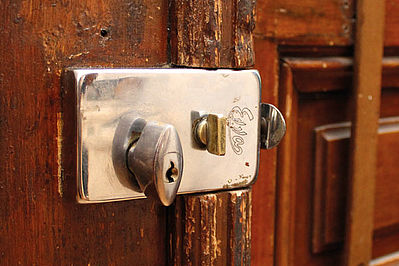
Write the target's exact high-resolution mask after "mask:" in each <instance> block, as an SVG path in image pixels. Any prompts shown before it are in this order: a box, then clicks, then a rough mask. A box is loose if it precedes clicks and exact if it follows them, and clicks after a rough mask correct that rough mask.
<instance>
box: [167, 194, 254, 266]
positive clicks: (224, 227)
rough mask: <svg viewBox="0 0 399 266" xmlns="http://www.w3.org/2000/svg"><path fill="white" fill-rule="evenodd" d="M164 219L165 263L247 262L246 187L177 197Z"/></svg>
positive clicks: (248, 211)
mask: <svg viewBox="0 0 399 266" xmlns="http://www.w3.org/2000/svg"><path fill="white" fill-rule="evenodd" d="M168 220H169V223H168V229H169V234H170V237H169V248H168V251H169V265H250V263H251V254H250V250H251V190H250V189H244V190H237V191H229V192H220V193H214V194H204V195H186V196H179V197H178V198H177V199H176V203H175V204H174V205H173V207H172V208H171V210H170V212H169V219H168Z"/></svg>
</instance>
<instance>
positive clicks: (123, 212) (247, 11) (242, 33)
mask: <svg viewBox="0 0 399 266" xmlns="http://www.w3.org/2000/svg"><path fill="white" fill-rule="evenodd" d="M215 7H216V9H217V10H216V11H215V9H214V8H215ZM254 7H255V2H254V1H250V0H237V1H234V2H233V3H226V2H224V1H185V0H181V1H167V0H138V1H126V0H122V1H119V0H118V1H113V0H111V1H101V0H100V1H97V0H96V1H92V0H83V1H69V0H62V1H50V0H45V1H39V0H29V1H11V0H10V1H0V33H1V41H0V58H1V59H0V62H1V64H0V136H1V137H0V153H1V155H0V156H1V159H0V161H1V164H0V172H1V176H0V202H1V204H0V264H2V265H4V264H5V265H7V264H8V265H16V264H24V265H31V264H33V265H34V264H36V265H52V264H64V263H65V264H77V265H83V264H88V265H90V264H91V265H108V264H111V265H131V264H132V263H133V264H136V265H163V264H166V263H167V260H168V256H169V254H170V252H171V249H168V247H170V248H173V247H172V246H171V245H169V241H172V239H175V238H176V237H178V236H177V235H174V234H175V233H174V230H172V228H171V225H170V223H169V222H168V216H169V218H170V216H171V215H174V214H175V213H176V215H177V214H179V213H181V212H180V210H184V208H185V207H181V206H182V205H181V204H180V203H181V202H185V203H184V204H185V205H184V204H183V203H182V204H183V205H184V206H186V208H187V210H189V209H190V208H191V207H190V206H191V205H190V202H192V203H193V204H194V203H195V202H197V201H201V202H202V205H201V206H202V207H201V208H205V209H207V210H209V211H210V212H212V211H213V214H214V215H216V216H217V217H218V218H217V219H218V220H222V221H223V219H230V220H229V221H230V222H229V225H231V229H234V231H231V232H230V231H229V232H225V233H223V232H221V233H219V230H221V229H220V228H223V227H224V226H225V224H218V228H219V229H218V230H217V232H218V233H217V237H220V239H221V240H220V241H222V243H223V246H222V247H218V251H217V253H214V254H210V255H209V256H210V257H209V256H208V257H207V260H204V261H203V263H205V264H206V263H207V261H208V259H210V260H211V261H220V262H226V263H242V264H249V261H250V256H249V250H250V242H249V239H250V232H251V231H250V214H251V212H250V210H251V208H250V206H251V201H250V199H251V192H250V191H249V190H243V191H232V192H225V193H218V194H207V195H191V196H187V197H180V198H179V199H178V204H177V205H176V207H173V208H170V209H166V208H164V207H160V206H158V205H157V204H155V203H153V202H150V201H148V200H137V201H127V202H115V203H107V204H94V205H93V204H91V205H79V204H77V203H76V202H75V199H74V195H75V193H76V191H75V174H74V160H75V155H74V151H75V140H74V137H75V135H74V134H75V133H74V131H73V129H74V120H73V118H71V114H73V111H72V110H73V108H75V106H74V102H73V100H71V99H72V98H73V93H71V92H70V91H68V90H67V86H65V87H64V88H62V87H61V84H62V82H63V81H65V80H66V78H65V79H64V76H63V75H62V73H63V70H64V69H65V68H69V67H120V68H122V67H165V66H166V67H171V66H172V65H175V64H177V65H181V66H185V67H206V68H217V67H229V68H233V67H236V68H246V67H250V66H251V65H252V64H253V60H254V55H253V42H252V31H253V28H254ZM188 18H189V19H188ZM209 19H210V20H209ZM222 19H223V24H222ZM204 37H206V38H204ZM62 79H64V80H62ZM219 198H220V200H219ZM207 199H209V200H210V201H209V202H207ZM213 199H215V201H213ZM216 201H217V202H219V201H222V202H224V203H223V204H225V205H223V206H226V208H229V210H230V211H228V212H226V211H221V210H219V209H213V208H216V206H215V204H214V203H215V202H216ZM193 206H194V205H193ZM238 207H239V208H244V209H242V210H241V209H237V208H238ZM175 209H176V211H175ZM183 213H184V212H183ZM198 215H199V216H200V217H198V220H196V221H195V220H192V221H191V220H190V223H191V224H192V226H197V227H198V228H199V229H202V228H203V227H206V228H209V231H211V230H216V229H215V224H213V223H212V220H209V221H208V220H206V219H205V217H203V216H201V215H208V213H207V212H201V213H199V214H198ZM179 217H180V220H181V222H183V221H185V220H184V219H185V218H184V217H183V216H179ZM228 217H230V218H228ZM244 218H245V219H244ZM204 219H205V220H204ZM243 219H244V220H243ZM180 220H179V221H180ZM172 227H173V226H172ZM238 227H240V228H241V227H242V228H241V229H240V230H238ZM212 228H213V229H212ZM176 230H177V229H176ZM179 230H180V229H179ZM176 232H180V231H178V230H177V231H176ZM198 234H201V235H202V236H203V237H202V238H201V239H202V240H203V241H209V239H210V238H209V237H212V235H209V236H204V234H203V233H202V232H200V231H198ZM179 237H182V239H187V237H190V235H188V236H184V235H179ZM193 237H195V238H196V237H197V235H193ZM213 240H214V239H213V238H212V241H213ZM217 241H219V239H217ZM231 241H232V242H231ZM189 243H190V242H187V244H185V245H186V246H183V247H180V246H179V243H175V244H176V245H177V246H178V249H180V248H184V249H185V250H189V247H188V244H189ZM206 243H208V242H203V243H202V244H201V245H200V247H201V248H197V249H196V250H195V251H192V252H193V253H192V256H191V255H190V258H189V259H190V260H191V259H193V258H195V261H197V262H198V261H202V260H203V259H204V258H205V257H204V256H202V255H203V252H205V251H204V250H206V249H207V247H206V245H207V244H206ZM217 243H219V242H217ZM219 248H220V250H219ZM219 251H220V252H219ZM173 252H175V251H173ZM176 252H177V251H176ZM226 252H227V253H226ZM220 254H229V255H228V257H226V256H224V257H223V258H221V255H220ZM212 256H213V257H212ZM237 256H238V257H237ZM193 260H194V259H193Z"/></svg>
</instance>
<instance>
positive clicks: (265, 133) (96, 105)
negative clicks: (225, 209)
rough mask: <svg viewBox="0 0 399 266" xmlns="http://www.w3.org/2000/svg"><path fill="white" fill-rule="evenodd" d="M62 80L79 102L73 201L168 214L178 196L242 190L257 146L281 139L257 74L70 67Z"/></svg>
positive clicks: (252, 173)
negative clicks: (140, 201) (144, 206)
mask: <svg viewBox="0 0 399 266" xmlns="http://www.w3.org/2000/svg"><path fill="white" fill-rule="evenodd" d="M67 75H68V77H67V78H66V79H65V80H71V79H72V81H73V82H72V83H68V82H67V83H68V84H70V85H71V86H70V87H71V90H70V89H69V85H68V84H67V85H68V86H67V89H66V90H67V91H68V92H69V91H70V92H72V95H74V97H76V100H77V105H76V110H75V111H76V116H75V117H76V119H77V131H76V140H77V180H78V190H79V192H78V201H79V202H81V203H94V202H109V201H118V200H128V199H137V198H144V197H149V198H155V199H157V200H158V201H159V202H161V203H162V204H164V205H166V206H167V205H170V204H171V203H172V202H173V200H174V198H175V196H176V194H185V193H196V192H205V191H215V190H224V189H232V188H240V187H245V186H249V185H251V184H252V183H254V182H255V180H256V176H257V173H258V164H259V148H260V147H262V148H272V147H274V146H276V145H277V144H278V143H279V142H280V140H281V138H282V137H283V136H284V133H285V122H284V118H283V117H282V115H281V113H280V112H279V111H278V110H277V108H276V107H274V106H272V105H269V104H261V103H260V77H259V74H258V72H257V71H255V70H241V71H233V70H199V69H72V70H71V71H69V72H67ZM70 78H71V79H70ZM74 93H75V94H74ZM65 95H71V93H69V94H67V93H66V94H65ZM204 150H206V151H207V152H204ZM215 155H216V156H215ZM183 161H184V171H183Z"/></svg>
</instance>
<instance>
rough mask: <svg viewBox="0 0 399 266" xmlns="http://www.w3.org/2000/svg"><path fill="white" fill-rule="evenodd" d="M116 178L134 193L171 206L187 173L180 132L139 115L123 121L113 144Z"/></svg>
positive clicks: (132, 114) (119, 124) (122, 119)
mask: <svg viewBox="0 0 399 266" xmlns="http://www.w3.org/2000/svg"><path fill="white" fill-rule="evenodd" d="M112 161H113V165H114V169H115V173H116V176H117V177H118V179H119V181H120V182H121V183H123V184H125V186H131V188H132V190H134V191H137V192H143V193H144V194H145V195H147V196H149V197H152V198H155V199H156V200H159V201H160V202H161V203H162V204H163V205H165V206H169V205H170V204H172V202H173V200H174V198H175V197H176V193H177V189H178V188H179V185H180V181H181V177H182V173H183V151H182V147H181V143H180V139H179V135H178V133H177V131H176V129H175V128H174V127H173V126H172V125H169V124H162V123H157V122H147V121H146V120H145V119H143V118H141V117H138V116H137V115H135V113H129V114H126V115H124V116H122V117H121V119H120V121H119V123H118V126H117V128H116V131H115V135H114V139H113V142H112Z"/></svg>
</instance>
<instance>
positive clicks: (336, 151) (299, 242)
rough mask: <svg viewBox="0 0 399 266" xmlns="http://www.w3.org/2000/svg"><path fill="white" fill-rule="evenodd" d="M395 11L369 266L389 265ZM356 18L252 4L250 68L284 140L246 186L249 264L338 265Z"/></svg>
mask: <svg viewBox="0 0 399 266" xmlns="http://www.w3.org/2000/svg"><path fill="white" fill-rule="evenodd" d="M398 8H399V2H398V1H386V12H385V13H386V14H385V39H384V59H383V63H382V85H381V87H382V88H381V108H380V118H381V119H380V120H379V131H378V146H377V154H376V155H375V156H376V158H377V159H376V160H377V173H376V175H375V177H374V178H375V179H376V185H375V186H376V188H375V194H374V195H370V197H374V198H375V208H374V230H373V242H372V257H373V258H374V260H373V261H372V262H371V263H372V265H397V264H398V263H399V256H398V254H399V253H398V250H399V231H398V228H399V216H398V215H399V201H398V199H399V198H398V195H399V182H398V181H399V175H398V172H399V171H398V170H399V168H398V167H399V166H398V164H397V161H398V159H399V152H398V145H399V131H398V129H399V128H398V121H399V120H398V116H399V93H398V92H399V91H398V88H399V83H398V81H399V80H398V74H399V72H398V71H399V61H398V58H397V55H398V46H399V42H398V40H399V39H398V37H399V30H398V29H399V28H398V25H397V24H398V22H399V21H398V19H397V18H398V16H397V12H398ZM358 17H359V13H356V3H355V1H351V0H342V1H312V0H307V1H291V0H275V1H271V0H270V1H269V0H263V1H262V0H261V1H258V2H257V27H256V28H255V35H254V36H255V51H256V65H255V68H257V69H259V70H260V73H261V77H262V81H263V87H264V89H263V92H264V94H263V97H264V101H267V102H272V103H274V104H276V105H277V106H279V108H280V110H282V112H283V114H284V115H285V117H286V121H287V134H286V136H285V138H284V139H283V142H282V144H281V145H280V146H279V147H278V151H277V152H276V151H273V150H272V151H263V152H262V153H263V154H262V155H263V157H262V162H266V161H268V162H269V163H268V164H264V163H262V164H261V171H260V176H259V178H258V181H257V183H256V185H254V187H253V200H252V202H253V214H252V217H253V224H252V262H253V263H254V264H255V265H265V263H266V264H267V265H272V264H274V265H343V264H344V263H343V258H344V239H345V231H346V230H347V229H345V227H346V223H345V221H346V219H347V216H348V209H347V204H346V202H347V199H348V197H349V196H350V195H349V194H348V187H349V176H348V175H349V171H348V170H349V167H350V145H349V143H350V133H351V125H350V121H351V120H352V117H353V116H352V114H353V112H354V108H355V106H354V104H353V101H352V100H351V99H352V95H353V94H354V92H353V76H354V72H353V65H354V60H353V57H354V43H355V27H356V22H357V18H358ZM376 37H377V36H376ZM366 45H367V44H366ZM366 45H365V46H366ZM355 49H356V47H355ZM373 74H374V73H369V75H373ZM265 87H266V88H265ZM365 97H369V100H370V101H372V100H373V99H372V98H371V99H370V96H365ZM366 141H367V140H366ZM365 143H366V144H367V142H365ZM274 162H276V164H277V167H276V171H271V170H270V167H271V165H273V163H274ZM271 202H274V203H275V205H273V204H272V203H271ZM274 215H275V219H273V216H274ZM363 217H364V219H368V217H366V214H365V216H363ZM366 238H367V236H366ZM389 263H391V264H389Z"/></svg>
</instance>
